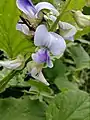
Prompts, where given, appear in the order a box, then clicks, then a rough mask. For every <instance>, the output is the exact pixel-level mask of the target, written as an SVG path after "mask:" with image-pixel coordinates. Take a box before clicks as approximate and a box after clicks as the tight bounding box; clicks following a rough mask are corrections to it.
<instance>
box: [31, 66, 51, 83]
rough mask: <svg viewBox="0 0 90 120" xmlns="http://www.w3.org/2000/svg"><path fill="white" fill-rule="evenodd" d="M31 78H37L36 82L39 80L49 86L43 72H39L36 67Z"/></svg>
mask: <svg viewBox="0 0 90 120" xmlns="http://www.w3.org/2000/svg"><path fill="white" fill-rule="evenodd" d="M30 73H31V76H32V77H33V78H35V79H36V80H39V81H41V82H43V83H44V84H46V85H49V83H48V82H47V81H46V79H45V77H44V76H43V74H42V72H41V71H40V72H38V70H37V68H36V67H34V68H33V69H32V70H31V72H30Z"/></svg>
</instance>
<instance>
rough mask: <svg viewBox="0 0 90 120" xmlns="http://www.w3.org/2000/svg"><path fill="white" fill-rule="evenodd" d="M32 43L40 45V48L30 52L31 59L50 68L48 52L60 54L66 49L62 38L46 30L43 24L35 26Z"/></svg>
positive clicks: (51, 65)
mask: <svg viewBox="0 0 90 120" xmlns="http://www.w3.org/2000/svg"><path fill="white" fill-rule="evenodd" d="M34 44H35V46H37V47H41V49H40V50H38V51H37V52H36V53H34V54H32V59H33V60H34V61H35V62H36V63H39V64H41V63H46V64H47V65H48V67H50V68H52V67H53V63H52V61H51V59H50V53H52V55H54V56H60V55H62V54H63V53H64V51H65V49H66V43H65V41H64V39H63V38H62V37H61V36H60V35H58V34H56V33H54V32H48V30H47V28H46V26H45V25H40V26H38V27H37V29H36V32H35V36H34ZM49 52H50V53H49Z"/></svg>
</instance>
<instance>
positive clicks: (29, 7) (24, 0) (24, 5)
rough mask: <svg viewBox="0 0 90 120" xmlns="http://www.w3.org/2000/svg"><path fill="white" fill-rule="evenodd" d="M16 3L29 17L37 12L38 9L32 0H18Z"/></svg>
mask: <svg viewBox="0 0 90 120" xmlns="http://www.w3.org/2000/svg"><path fill="white" fill-rule="evenodd" d="M16 4H17V7H18V8H19V9H20V10H21V11H22V12H23V13H25V14H26V15H28V16H29V17H31V18H32V17H34V15H35V14H36V9H35V7H34V5H33V3H32V2H31V0H17V1H16Z"/></svg>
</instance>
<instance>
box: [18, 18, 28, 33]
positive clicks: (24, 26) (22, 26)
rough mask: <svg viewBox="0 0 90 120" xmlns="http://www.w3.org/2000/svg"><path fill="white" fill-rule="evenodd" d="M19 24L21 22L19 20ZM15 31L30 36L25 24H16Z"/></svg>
mask: <svg viewBox="0 0 90 120" xmlns="http://www.w3.org/2000/svg"><path fill="white" fill-rule="evenodd" d="M19 22H21V20H20V21H19ZM16 30H19V31H21V32H23V33H24V34H25V35H29V34H30V31H29V28H28V26H27V25H25V24H21V23H17V25H16Z"/></svg>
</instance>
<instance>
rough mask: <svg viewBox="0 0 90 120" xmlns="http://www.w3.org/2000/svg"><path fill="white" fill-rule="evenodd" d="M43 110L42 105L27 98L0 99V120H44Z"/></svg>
mask: <svg viewBox="0 0 90 120" xmlns="http://www.w3.org/2000/svg"><path fill="white" fill-rule="evenodd" d="M45 110H46V105H45V104H44V103H40V102H38V101H31V100H30V99H29V98H28V97H23V98H20V99H15V98H7V99H0V119H1V120H6V119H7V120H29V119H30V120H45Z"/></svg>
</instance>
